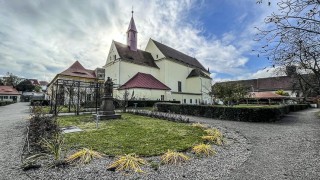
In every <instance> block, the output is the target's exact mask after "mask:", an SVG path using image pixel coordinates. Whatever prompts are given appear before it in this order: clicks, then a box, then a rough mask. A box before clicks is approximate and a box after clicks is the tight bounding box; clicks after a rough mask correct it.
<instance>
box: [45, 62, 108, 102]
mask: <svg viewBox="0 0 320 180" xmlns="http://www.w3.org/2000/svg"><path fill="white" fill-rule="evenodd" d="M104 77H105V75H104V69H102V68H96V69H95V70H90V69H86V68H84V67H83V65H82V64H81V63H80V62H79V61H75V62H74V63H73V64H72V65H71V66H70V67H68V68H67V69H65V70H64V71H62V72H60V73H58V74H57V75H56V76H55V77H54V78H53V79H52V80H51V82H50V83H48V85H47V87H48V88H47V92H48V96H49V99H50V100H53V99H55V96H56V94H57V92H58V91H59V96H61V97H60V99H62V100H61V101H63V102H64V104H68V103H72V104H73V103H74V102H75V103H78V99H77V98H78V97H75V98H74V97H71V96H75V95H78V93H77V91H79V93H80V92H85V94H83V93H81V95H80V94H79V96H81V97H79V98H80V99H81V102H82V101H91V100H92V98H93V95H92V94H93V93H94V92H93V91H94V90H88V89H85V87H83V86H81V88H80V84H90V83H103V82H104ZM78 85H79V87H78ZM62 87H63V89H61V88H62ZM71 89H73V90H72V91H71ZM72 93H73V95H72ZM70 94H71V96H70ZM71 101H74V102H71Z"/></svg>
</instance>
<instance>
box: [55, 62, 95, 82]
mask: <svg viewBox="0 0 320 180" xmlns="http://www.w3.org/2000/svg"><path fill="white" fill-rule="evenodd" d="M60 74H61V75H67V76H76V77H84V78H96V76H95V73H94V71H93V70H88V69H85V68H84V67H83V66H82V65H81V64H80V63H79V61H76V62H74V63H73V64H72V65H71V66H70V67H69V68H68V69H66V70H65V71H63V72H61V73H60Z"/></svg>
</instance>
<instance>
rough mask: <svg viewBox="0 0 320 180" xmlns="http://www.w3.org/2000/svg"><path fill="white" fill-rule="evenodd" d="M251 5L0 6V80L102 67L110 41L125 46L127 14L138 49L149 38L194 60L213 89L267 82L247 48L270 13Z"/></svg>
mask: <svg viewBox="0 0 320 180" xmlns="http://www.w3.org/2000/svg"><path fill="white" fill-rule="evenodd" d="M275 4H276V3H272V5H271V6H268V5H267V1H264V2H263V3H262V4H257V3H256V0H90V1H89V0H54V1H52V0H0V76H3V75H5V74H6V73H7V72H11V73H13V74H15V75H18V76H21V77H24V78H34V79H39V80H46V81H51V80H52V78H54V76H55V75H56V74H57V73H60V72H62V71H63V70H65V69H66V68H68V67H69V66H70V65H72V64H73V62H75V61H76V60H78V61H79V62H80V63H81V64H82V65H83V66H84V67H85V68H87V69H95V68H97V67H102V66H104V65H105V63H106V58H107V55H108V51H109V49H110V45H111V42H112V40H115V41H118V42H122V43H124V44H125V43H126V30H127V28H128V25H129V22H130V18H131V10H132V7H133V10H134V14H133V17H134V19H135V24H136V27H137V30H138V48H139V49H145V46H146V45H147V42H148V40H149V38H152V39H154V40H157V41H159V42H162V43H163V44H166V45H168V46H170V47H172V48H174V49H177V50H179V51H181V52H183V53H185V54H188V55H189V56H192V57H195V58H197V59H198V60H199V61H200V62H201V63H202V64H203V65H204V67H206V68H209V69H210V73H211V77H212V79H213V81H214V82H219V81H224V80H239V79H250V78H261V77H268V76H275V73H274V69H273V68H272V67H271V64H270V62H269V61H268V60H267V59H266V58H264V57H258V55H257V54H256V53H255V51H252V50H253V49H256V48H257V47H259V45H260V46H261V43H260V42H257V41H254V37H255V34H256V33H257V31H256V29H255V28H254V27H260V28H263V27H265V26H266V25H265V24H264V21H263V20H264V18H265V17H267V16H268V15H270V14H271V13H272V12H276V11H277V7H276V6H275Z"/></svg>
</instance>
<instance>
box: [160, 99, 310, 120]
mask: <svg viewBox="0 0 320 180" xmlns="http://www.w3.org/2000/svg"><path fill="white" fill-rule="evenodd" d="M156 107H157V109H158V111H160V112H172V113H176V114H185V115H192V116H200V117H207V118H215V119H226V120H233V121H248V122H271V121H275V120H278V119H280V118H281V117H282V116H283V115H285V114H287V113H289V112H290V111H297V110H302V109H306V108H308V105H288V106H279V107H254V108H248V107H225V106H208V105H186V104H172V103H157V104H156Z"/></svg>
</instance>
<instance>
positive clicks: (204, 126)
mask: <svg viewBox="0 0 320 180" xmlns="http://www.w3.org/2000/svg"><path fill="white" fill-rule="evenodd" d="M191 126H192V127H197V128H200V129H206V128H207V126H206V125H203V124H200V123H192V124H191Z"/></svg>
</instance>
